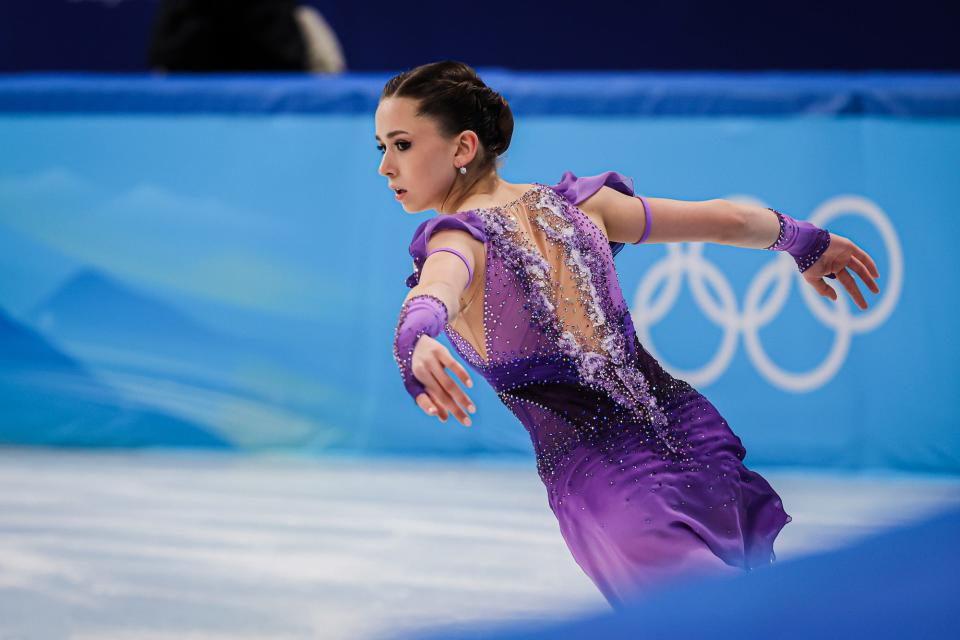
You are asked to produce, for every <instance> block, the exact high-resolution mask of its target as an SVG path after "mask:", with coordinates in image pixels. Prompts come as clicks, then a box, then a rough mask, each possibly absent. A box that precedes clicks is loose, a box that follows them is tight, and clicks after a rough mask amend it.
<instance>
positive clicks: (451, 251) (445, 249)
mask: <svg viewBox="0 0 960 640" xmlns="http://www.w3.org/2000/svg"><path fill="white" fill-rule="evenodd" d="M437 251H449V252H450V253H452V254H455V255H457V256H459V257H460V259H461V260H463V264H465V265H467V286H468V287H469V286H470V282H471V281H473V271H472V270H471V269H470V263H469V262H467V258H466V256H464V255H463V254H462V253H460V252H459V251H457V250H456V249H452V248H450V247H438V248H437V249H434V250H432V251H431V252H430V253H428V254H427V258H429V257H430V256H431V255H433V254H435V253H436V252H437Z"/></svg>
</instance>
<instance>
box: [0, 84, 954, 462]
mask: <svg viewBox="0 0 960 640" xmlns="http://www.w3.org/2000/svg"><path fill="white" fill-rule="evenodd" d="M480 72H481V75H482V76H483V77H484V79H485V80H486V81H487V82H488V83H489V84H490V85H491V86H493V87H494V88H495V89H498V90H501V91H503V93H504V94H505V96H506V97H507V99H508V100H510V102H511V106H512V108H513V110H514V115H515V118H516V130H515V132H514V138H513V142H512V145H511V147H510V150H509V151H508V152H507V154H506V156H505V158H504V164H503V169H502V174H503V175H504V177H505V179H507V180H509V181H512V182H542V183H546V184H553V183H556V182H557V181H558V180H559V179H560V176H561V175H562V174H563V172H564V171H567V170H572V171H573V172H574V173H575V174H576V175H578V176H582V175H592V174H596V173H601V172H603V171H608V170H614V171H619V172H621V173H623V174H625V175H627V176H630V177H631V178H633V180H634V184H635V186H636V189H637V192H638V193H641V194H644V195H649V196H654V197H666V198H679V199H684V200H703V199H709V198H726V199H730V200H736V201H741V202H750V203H754V204H761V205H765V206H771V207H774V208H777V209H779V210H781V211H784V212H786V213H790V214H791V215H793V216H794V217H797V218H801V219H809V220H811V221H813V222H815V223H817V224H819V225H820V226H824V227H827V228H828V229H830V230H831V231H832V232H834V233H839V234H841V235H844V236H846V237H849V238H851V239H852V240H854V241H855V242H856V243H857V244H859V245H860V246H861V247H863V248H864V249H865V250H866V251H867V252H868V253H870V255H871V256H873V257H874V259H875V260H876V262H877V266H878V268H879V270H880V273H881V278H880V280H879V285H880V287H881V293H880V294H879V295H876V296H874V295H873V294H871V293H869V292H868V291H867V290H866V287H864V286H862V285H861V287H860V288H861V290H862V291H863V292H864V295H865V298H866V299H867V301H868V303H869V304H870V308H869V309H867V310H866V311H860V310H859V309H857V308H856V307H855V306H854V305H853V304H852V303H851V302H850V301H849V298H847V297H845V294H841V296H840V301H839V302H838V303H832V302H828V301H826V300H825V299H822V298H819V297H818V296H816V295H815V293H814V292H813V290H812V288H810V287H809V285H806V284H805V283H804V282H803V281H802V279H801V278H800V276H799V274H798V273H797V272H796V267H795V266H794V265H793V264H792V262H791V261H790V259H789V257H788V256H785V255H783V254H782V253H776V254H774V253H773V252H765V251H757V250H748V249H739V248H734V247H729V246H721V245H696V244H687V243H681V244H675V245H637V246H632V245H630V246H627V247H625V248H624V250H623V251H621V252H620V254H619V255H618V256H617V258H616V260H617V268H618V272H619V274H620V283H621V286H622V288H623V291H624V295H625V297H626V299H627V301H628V302H629V303H630V304H631V310H632V314H633V317H634V321H635V324H636V328H637V334H638V336H639V337H640V340H641V342H643V343H644V345H645V346H646V347H647V349H648V350H649V351H650V352H651V353H652V354H654V356H655V357H657V358H658V359H659V360H660V361H661V362H662V363H663V364H664V366H665V367H666V368H667V369H668V370H670V371H671V372H672V373H673V374H674V375H677V376H679V377H681V378H683V379H685V380H687V381H688V382H690V383H691V384H693V385H694V386H695V387H697V388H698V389H699V390H700V391H701V392H703V393H704V394H705V395H706V396H707V397H708V398H709V399H710V400H711V401H712V402H713V403H714V404H715V405H716V406H717V408H718V409H719V410H720V412H721V414H722V415H723V416H724V417H725V418H726V419H727V421H728V422H729V424H730V425H731V428H732V429H733V430H734V431H735V432H736V433H737V434H738V435H739V436H740V437H741V439H742V440H743V442H744V445H745V447H746V449H747V451H748V457H747V460H746V462H747V464H755V465H805V466H828V467H840V468H851V469H854V468H864V467H880V468H898V469H905V470H913V471H921V470H925V471H935V472H944V471H945V472H951V473H957V472H960V435H958V434H960V430H958V429H957V428H956V418H955V417H954V416H955V412H956V410H957V409H958V391H960V389H958V386H960V385H958V376H957V374H956V362H958V361H960V357H958V356H960V341H958V338H957V336H956V332H955V331H954V330H953V324H954V323H953V322H952V321H951V320H950V318H951V316H952V312H953V311H954V309H953V305H954V301H955V300H957V299H958V295H957V294H958V287H960V285H958V284H957V282H956V279H955V278H953V277H952V273H953V271H954V269H953V267H952V256H953V254H954V253H955V252H954V251H953V249H952V247H951V246H950V244H949V243H950V241H951V239H952V238H953V237H956V232H957V231H958V230H960V229H958V227H960V222H958V217H957V216H956V215H955V213H954V211H955V206H956V202H958V201H960V181H958V179H957V178H958V175H960V171H958V170H960V161H958V158H960V76H957V75H941V74H913V75H905V74H879V73H877V74H767V73H760V74H644V73H636V74H634V73H597V74H585V73H575V74H558V73H544V74H530V73H509V72H506V71H502V70H486V71H485V70H482V69H481V70H480ZM386 78H387V75H386V74H355V75H347V76H343V77H337V78H313V77H308V76H276V77H272V76H267V77H264V76H256V77H254V76H240V77H226V76H209V77H208V76H196V77H179V76H167V77H156V78H154V77H149V76H102V75H11V76H0V140H2V141H3V144H4V150H5V151H6V153H4V154H2V156H0V401H2V406H3V407H4V408H3V410H2V412H0V442H6V443H13V444H43V445H57V446H101V447H116V446H138V447H139V446H157V447H159V446H177V447H192V446H199V447H224V448H237V449H246V450H265V449H280V450H286V451H296V452H304V453H316V452H325V453H332V452H337V453H343V454H353V453H358V454H364V455H370V454H375V453H382V454H418V455H424V454H434V455H442V456H447V455H470V454H476V453H506V454H516V455H521V456H530V455H531V453H532V447H531V443H530V440H529V437H528V436H527V434H526V433H525V432H524V430H523V428H522V426H521V425H520V424H519V422H517V420H516V418H515V417H514V416H513V415H512V414H511V413H510V412H509V411H508V410H506V408H505V407H504V406H502V404H501V403H500V402H499V400H498V399H497V398H496V396H495V394H494V393H493V392H492V390H491V389H489V388H487V387H486V386H485V385H484V384H483V383H482V381H481V380H480V378H479V376H476V375H475V376H474V378H475V379H476V380H477V381H478V382H480V384H479V385H478V386H477V387H475V388H474V389H473V390H471V393H470V395H471V397H472V398H473V399H474V400H475V401H476V402H477V406H478V413H477V414H476V415H475V416H473V417H472V419H473V422H474V426H473V427H472V428H470V429H464V428H459V427H457V426H455V423H454V421H450V422H448V423H447V424H445V425H441V424H440V423H439V422H437V421H435V419H431V418H428V417H426V416H424V415H423V414H422V412H420V411H419V409H418V408H417V407H416V406H415V405H414V404H413V402H412V401H411V400H410V398H409V397H408V396H407V395H406V393H405V392H404V389H403V387H402V385H401V384H400V378H399V374H398V372H397V369H396V365H395V363H394V362H393V359H392V353H391V340H392V337H393V328H394V324H395V322H396V319H397V314H398V312H399V306H400V303H401V302H402V300H403V297H404V296H405V295H406V291H407V289H406V288H405V286H404V280H405V278H406V276H407V275H408V274H409V272H410V271H411V260H410V256H409V255H408V254H407V244H408V243H409V240H410V237H411V235H412V233H413V230H414V228H415V227H416V226H417V224H418V223H419V222H420V221H421V220H422V219H423V217H424V216H426V215H430V214H429V213H423V214H419V215H416V216H410V215H408V214H406V213H405V212H404V211H403V210H402V209H401V208H400V207H399V205H398V204H397V203H396V202H395V201H394V200H393V197H392V193H391V192H390V191H389V190H388V189H387V187H386V181H385V179H384V178H383V177H382V176H379V175H378V174H377V168H378V164H379V158H380V156H379V152H378V151H377V150H376V149H375V141H374V123H373V111H374V109H375V107H376V102H377V98H378V96H379V93H380V90H381V89H382V86H383V82H384V81H385V80H386ZM831 284H833V285H834V286H839V285H838V283H836V282H832V283H831ZM444 340H445V338H444ZM438 427H439V428H438Z"/></svg>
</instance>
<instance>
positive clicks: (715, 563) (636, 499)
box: [548, 388, 792, 608]
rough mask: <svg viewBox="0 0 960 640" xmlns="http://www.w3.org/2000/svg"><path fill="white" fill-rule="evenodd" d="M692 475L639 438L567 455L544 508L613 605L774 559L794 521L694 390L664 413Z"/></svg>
mask: <svg viewBox="0 0 960 640" xmlns="http://www.w3.org/2000/svg"><path fill="white" fill-rule="evenodd" d="M664 412H665V413H666V414H667V416H668V418H669V420H670V426H669V430H670V431H671V432H672V433H675V434H677V435H679V436H680V439H682V440H685V441H686V444H687V455H688V456H689V457H691V458H692V459H693V460H694V461H695V463H697V464H698V468H697V470H689V469H687V470H683V469H681V465H678V464H676V463H674V462H671V461H670V460H665V459H664V458H663V457H662V456H661V455H659V454H658V453H657V452H656V450H655V449H654V448H652V447H650V446H649V439H648V437H647V436H645V435H644V434H643V433H642V432H633V433H630V434H629V435H625V436H624V437H622V438H621V439H619V440H618V441H617V442H616V444H615V445H614V446H604V447H602V448H600V447H597V446H591V445H584V446H580V447H578V448H576V449H574V450H572V451H571V452H570V454H569V456H568V457H567V462H566V463H565V464H564V465H563V469H562V471H561V472H560V473H558V474H556V476H555V477H552V478H551V479H550V480H549V484H548V489H549V491H548V493H549V495H550V507H551V508H552V509H553V512H554V513H555V514H556V516H557V520H558V521H559V524H560V531H561V533H562V535H563V538H564V540H565V541H566V543H567V546H568V547H569V548H570V551H571V553H572V554H573V557H574V559H575V560H576V562H577V563H578V564H579V565H580V567H581V568H582V569H583V570H584V571H585V572H586V574H587V575H588V576H589V577H590V578H591V580H593V582H594V583H595V584H596V585H597V587H598V588H599V589H600V591H601V592H602V593H603V595H604V596H605V597H606V599H607V601H608V602H610V604H611V605H612V606H614V607H615V608H619V607H622V606H623V604H624V603H625V602H626V601H627V600H629V599H631V598H636V597H638V596H642V595H643V594H644V593H645V592H647V591H649V590H651V589H655V588H658V587H660V586H662V585H664V584H668V583H670V582H673V581H676V580H679V579H687V578H690V577H693V576H698V575H702V576H707V575H722V574H737V573H743V572H745V571H749V570H751V569H753V568H755V567H758V566H762V565H767V564H770V563H771V562H773V561H775V560H776V555H775V553H774V551H773V542H774V539H775V538H776V537H777V535H778V534H779V532H780V530H781V529H782V528H783V526H784V525H786V524H787V523H788V522H790V521H791V520H792V518H791V516H789V515H788V514H787V513H786V512H785V511H784V508H783V504H782V502H781V500H780V496H779V495H777V493H776V492H775V491H774V490H773V488H772V487H771V486H770V485H769V484H768V483H767V481H766V480H764V478H763V477H762V476H760V475H759V474H757V473H755V472H753V471H751V470H749V469H747V468H746V466H744V464H743V462H742V460H743V458H744V456H745V455H746V451H745V450H744V448H743V445H742V443H741V441H740V439H739V438H738V437H737V436H736V435H735V434H734V433H733V432H732V431H731V430H730V427H729V426H728V425H727V422H726V420H724V419H723V417H722V416H721V415H720V414H719V413H718V412H717V410H716V408H715V407H714V406H713V404H711V403H710V401H709V400H707V399H706V398H705V397H704V396H703V395H701V394H700V393H699V392H697V391H696V390H694V389H692V388H691V390H690V391H688V392H687V393H685V394H683V395H682V396H681V397H679V398H677V399H676V404H675V405H674V406H671V407H664Z"/></svg>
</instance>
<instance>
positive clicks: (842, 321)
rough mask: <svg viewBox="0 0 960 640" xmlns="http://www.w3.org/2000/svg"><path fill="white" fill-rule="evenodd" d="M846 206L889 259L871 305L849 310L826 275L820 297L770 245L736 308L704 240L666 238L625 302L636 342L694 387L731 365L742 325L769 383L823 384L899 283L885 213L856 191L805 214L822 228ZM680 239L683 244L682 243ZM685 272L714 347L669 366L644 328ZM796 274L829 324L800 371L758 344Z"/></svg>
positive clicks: (878, 320) (737, 198)
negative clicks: (827, 289) (811, 361)
mask: <svg viewBox="0 0 960 640" xmlns="http://www.w3.org/2000/svg"><path fill="white" fill-rule="evenodd" d="M724 199H725V200H732V201H734V202H741V203H747V204H754V205H759V206H762V207H766V206H767V205H765V204H763V203H762V202H761V201H759V200H757V199H756V198H752V197H750V196H746V195H734V196H728V197H726V198H724ZM845 214H852V215H857V216H860V217H862V218H865V219H866V220H867V221H868V222H870V223H872V224H873V226H874V227H875V228H876V229H877V231H878V232H879V234H880V236H881V238H882V239H883V244H884V247H885V249H886V252H887V255H888V259H889V260H888V265H889V266H888V269H887V273H885V274H883V276H884V277H883V283H884V289H883V290H882V295H883V297H882V298H881V300H880V301H879V303H877V304H876V305H875V306H873V307H871V308H870V309H868V310H867V311H865V312H864V313H862V314H859V315H857V316H852V315H851V314H850V307H849V304H850V303H849V302H848V301H847V300H846V298H844V295H846V290H845V289H843V288H842V285H840V284H839V283H838V282H837V281H835V280H831V279H826V280H825V282H827V284H829V285H830V286H831V287H833V288H834V290H836V291H837V300H836V302H834V303H833V304H832V305H828V304H827V303H826V301H825V300H824V299H823V297H822V296H820V294H818V293H817V292H816V291H815V290H814V289H813V287H811V286H810V285H809V284H808V283H807V282H806V281H805V280H804V279H803V276H802V275H801V274H800V272H799V271H798V270H797V264H796V262H795V261H794V259H793V258H792V257H791V256H790V255H789V254H788V253H786V252H785V251H777V252H770V253H771V254H774V255H775V258H774V259H773V260H771V261H770V262H769V264H767V265H765V266H764V267H763V268H762V269H761V270H760V271H759V273H757V275H756V276H754V278H753V280H752V281H751V282H750V285H749V288H748V289H747V293H746V299H745V300H744V305H743V311H742V313H741V312H739V310H738V309H737V301H736V299H735V296H734V293H733V289H732V287H731V286H730V282H729V281H728V280H727V279H726V277H725V276H724V275H723V273H722V272H721V271H720V270H719V269H718V268H717V267H716V265H714V264H713V263H711V262H709V261H708V260H707V259H706V258H704V256H703V245H704V243H703V242H689V243H675V244H666V245H664V246H665V247H666V249H667V255H666V257H665V258H663V259H661V260H658V261H657V262H656V263H654V265H653V266H652V267H651V268H650V269H648V270H647V271H646V273H644V276H643V278H642V279H641V280H640V283H639V284H638V286H637V290H636V293H635V294H634V298H633V305H632V307H631V309H630V314H631V315H632V316H633V324H634V327H635V329H636V332H637V337H638V338H639V340H640V342H641V344H643V346H644V348H645V349H646V350H647V351H649V352H650V355H652V356H653V357H654V358H656V359H657V360H658V361H659V362H660V364H661V365H662V366H663V367H664V369H666V370H667V371H668V372H669V373H670V374H671V375H673V376H675V377H678V378H681V379H683V380H685V381H687V382H688V383H690V384H691V385H693V386H695V387H697V386H705V385H708V384H710V383H712V382H713V381H715V380H716V379H717V378H719V377H720V375H721V374H722V373H723V372H724V371H725V370H726V368H727V367H728V366H729V365H730V362H731V360H732V359H733V356H734V355H735V353H736V347H737V335H738V334H739V332H741V331H742V332H743V335H744V345H745V347H746V352H747V356H748V357H749V358H750V361H751V362H752V363H753V365H754V366H755V367H756V368H757V370H758V371H759V372H760V374H761V375H762V376H764V377H766V379H767V380H768V381H769V382H770V383H771V384H773V385H774V386H777V387H779V388H781V389H783V390H785V391H792V392H795V393H800V392H805V391H811V390H813V389H817V388H819V387H821V386H823V385H824V384H826V383H827V382H828V381H829V380H831V379H832V378H833V376H834V375H836V373H837V371H839V369H840V367H841V366H842V364H843V362H844V360H845V359H846V356H847V353H848V351H849V350H850V342H851V336H852V335H853V334H854V333H863V332H866V331H870V330H873V329H875V328H876V327H878V326H880V325H881V324H882V323H883V322H884V321H886V319H887V318H888V317H889V316H890V314H891V313H893V309H894V307H895V306H896V303H897V300H898V299H899V297H900V289H901V288H902V285H903V253H902V250H901V246H900V239H899V238H898V237H897V234H896V231H895V230H894V228H893V225H892V224H891V223H890V219H889V218H888V217H887V215H886V214H885V213H884V212H883V210H881V209H880V207H879V206H877V205H876V204H874V203H873V202H871V201H870V200H869V199H867V198H864V197H862V196H857V195H841V196H836V197H834V198H831V199H830V200H827V201H826V202H824V203H823V204H822V205H820V206H819V207H818V208H817V209H816V210H815V211H814V212H813V215H811V216H810V218H809V221H810V222H812V223H813V224H815V225H817V226H819V227H821V228H826V227H827V223H828V222H830V221H831V220H833V219H834V218H837V217H839V216H841V215H845ZM685 246H687V247H689V249H688V250H686V251H685V250H684V247H685ZM684 275H687V276H688V282H689V284H690V291H691V293H692V294H693V299H694V301H695V302H696V303H697V304H698V305H699V306H700V308H701V309H702V310H703V312H704V314H705V315H706V316H707V318H708V319H709V320H710V321H712V322H713V323H715V324H716V325H717V326H719V327H720V328H721V329H722V330H723V338H722V340H721V342H720V347H719V348H718V349H717V351H716V353H715V354H714V356H713V358H712V359H711V360H710V361H709V362H708V363H707V364H706V365H704V366H703V367H702V368H700V369H696V370H688V371H683V370H679V369H677V368H675V367H671V366H669V365H668V364H667V363H666V362H665V361H664V359H663V357H662V356H661V355H660V354H659V353H657V351H656V348H655V347H654V345H653V340H652V338H651V335H650V328H651V327H652V326H653V325H655V324H657V323H658V322H659V321H660V320H662V319H663V318H664V317H665V316H666V314H667V313H668V311H669V310H670V308H671V307H672V306H673V305H674V303H675V302H676V300H677V296H678V295H679V294H680V285H681V283H682V276H684ZM791 276H792V277H791ZM661 280H665V281H666V286H665V287H664V289H663V293H662V294H661V295H660V297H659V298H657V299H656V300H653V294H654V292H655V291H656V290H657V286H658V285H659V284H660V282H661ZM705 280H706V281H709V283H710V284H711V285H713V289H714V290H715V291H716V292H717V294H718V297H719V306H718V305H717V303H715V301H714V297H713V296H711V295H709V294H708V291H707V286H706V283H705ZM795 281H796V282H798V283H799V285H800V293H801V295H802V297H803V300H804V302H805V303H806V304H807V307H808V308H809V309H810V311H811V312H812V313H813V316H814V317H815V318H817V319H818V320H820V321H821V322H822V323H823V324H824V325H825V326H827V327H828V328H831V329H833V330H834V331H835V336H834V339H833V345H832V346H831V348H830V352H829V353H828V354H827V356H826V358H825V359H824V360H823V362H821V363H820V364H819V365H818V366H816V367H815V368H813V369H812V370H810V371H807V372H801V373H794V372H790V371H786V370H784V369H783V368H781V367H779V366H777V365H776V364H775V363H774V362H773V361H772V360H771V359H770V357H769V356H768V355H767V353H766V351H764V349H763V347H762V346H761V345H760V338H759V335H758V332H759V330H760V329H761V328H763V327H764V326H765V325H767V324H769V323H770V322H771V321H772V320H773V318H774V316H776V315H777V314H778V313H779V312H780V311H781V309H782V308H783V305H784V304H785V302H786V300H787V296H788V295H789V294H790V286H791V283H792V282H795ZM771 284H772V285H773V286H774V290H773V292H772V294H771V295H770V296H769V299H768V300H767V302H766V305H765V306H762V307H761V306H760V303H761V299H762V298H761V297H762V294H763V293H764V292H765V291H766V290H767V287H768V286H770V285H771ZM858 284H859V283H858Z"/></svg>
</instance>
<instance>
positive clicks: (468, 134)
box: [453, 129, 480, 167]
mask: <svg viewBox="0 0 960 640" xmlns="http://www.w3.org/2000/svg"><path fill="white" fill-rule="evenodd" d="M479 151H480V138H478V137H477V134H476V133H474V132H473V131H471V130H470V129H467V130H466V131H463V132H461V133H460V135H459V136H458V137H457V149H456V152H455V153H454V155H453V161H454V162H455V163H456V164H457V166H458V167H464V166H466V165H468V164H470V163H471V162H473V159H474V158H476V157H477V153H478V152H479Z"/></svg>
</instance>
